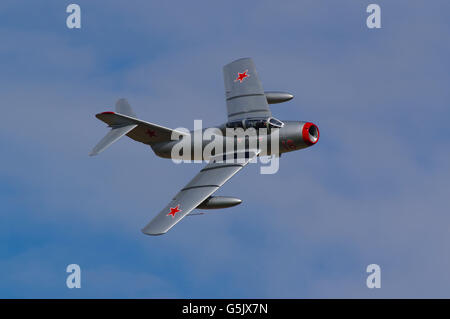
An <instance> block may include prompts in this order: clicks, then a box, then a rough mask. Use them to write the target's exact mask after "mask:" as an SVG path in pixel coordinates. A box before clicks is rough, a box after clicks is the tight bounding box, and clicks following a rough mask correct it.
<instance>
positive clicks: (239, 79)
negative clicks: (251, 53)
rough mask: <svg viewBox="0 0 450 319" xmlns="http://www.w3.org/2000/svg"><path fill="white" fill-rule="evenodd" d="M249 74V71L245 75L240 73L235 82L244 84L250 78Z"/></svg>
mask: <svg viewBox="0 0 450 319" xmlns="http://www.w3.org/2000/svg"><path fill="white" fill-rule="evenodd" d="M247 73H248V70H245V71H244V73H239V72H238V77H237V78H236V80H234V82H237V81H239V82H240V83H242V81H244V79H245V78H248V77H249V76H250V75H248V74H247Z"/></svg>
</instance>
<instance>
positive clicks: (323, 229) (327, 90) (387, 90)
mask: <svg viewBox="0 0 450 319" xmlns="http://www.w3.org/2000/svg"><path fill="white" fill-rule="evenodd" d="M371 2H375V3H378V4H379V5H380V6H381V9H382V29H380V30H369V29H368V28H367V27H366V25H365V20H366V17H367V13H366V12H365V11H366V7H367V5H368V4H369V3H371ZM69 3H70V2H67V3H66V2H64V1H33V2H29V1H22V0H19V1H17V0H15V1H12V0H4V1H2V2H1V4H0V39H1V41H0V96H1V108H2V119H3V121H2V125H1V126H0V149H1V150H2V152H1V154H2V160H1V161H2V165H1V166H0V201H1V203H2V206H1V207H2V208H1V210H0V211H1V214H0V216H1V223H0V297H3V298H14V297H23V298H36V297H41V298H52V297H62V298H78V297H85V298H96V297H100V298H105V297H113V298H131V297H138V298H163V297H169V298H173V297H174V298H223V297H246V298H252V297H263V298H282V297H285V298H315V297H323V298H330V297H335V298H356V297H361V298H381V297H385V298H392V297H447V298H448V297H450V288H449V287H450V275H449V272H448V269H450V253H449V250H448V243H449V242H450V232H449V231H448V230H449V225H450V217H449V209H448V207H449V204H450V201H449V197H448V194H449V193H450V182H449V179H450V164H449V163H450V161H449V160H448V159H449V156H450V151H449V150H450V147H449V146H450V143H449V137H450V129H449V125H448V118H449V115H450V110H449V97H450V90H449V88H448V87H449V83H450V81H449V80H450V78H449V77H450V76H449V74H448V70H449V69H450V63H449V60H448V57H449V53H450V44H449V41H448V38H449V32H450V24H449V23H448V12H450V4H449V3H448V1H444V0H442V1H440V0H434V1H427V2H425V1H406V0H404V1H402V0H398V1H350V0H341V1H332V0H327V1H325V0H324V1H320V2H318V1H312V0H311V1H277V2H275V1H247V2H245V3H243V2H242V1H227V2H223V3H219V2H214V3H213V2H211V1H193V2H192V1H191V2H185V1H179V2H175V1H166V2H164V4H162V3H161V4H159V3H158V2H151V1H134V2H124V1H108V4H107V5H106V4H101V3H100V2H92V1H76V3H77V4H79V5H80V6H81V9H82V28H81V30H69V29H67V27H66V25H65V20H66V17H67V14H66V13H65V8H66V6H67V5H68V4H69ZM247 56H251V57H253V59H254V61H255V63H256V66H257V68H258V73H259V75H260V78H261V80H262V82H263V85H264V87H265V89H266V90H285V91H288V92H291V93H293V94H295V96H296V97H295V99H294V100H292V101H291V102H288V103H286V104H279V105H275V106H273V108H272V112H273V114H274V115H275V116H276V117H278V118H280V119H284V120H307V121H312V122H314V123H316V124H317V125H318V126H319V128H320V132H321V139H320V141H319V143H318V144H317V145H315V146H314V147H312V148H309V149H307V150H304V151H301V152H295V153H291V154H285V155H284V156H283V157H282V159H281V163H280V171H279V172H278V173H277V174H275V175H260V174H259V169H258V167H257V166H256V165H249V166H248V167H247V169H246V170H243V171H241V172H240V173H239V174H238V175H236V176H235V177H234V178H233V179H232V180H231V181H230V182H229V183H228V184H226V185H225V186H224V187H223V189H221V190H220V191H219V193H220V194H222V195H229V196H236V197H239V198H242V199H243V201H244V202H243V204H241V205H239V206H237V207H235V208H231V209H229V210H223V211H220V212H218V213H217V214H211V215H208V216H201V217H192V218H186V219H185V220H183V221H182V222H181V223H180V224H178V225H177V226H176V227H175V228H174V229H172V230H171V232H170V233H168V234H167V235H165V236H159V237H148V236H145V235H143V234H142V233H141V232H140V229H141V228H142V227H143V226H144V225H145V224H146V223H147V222H148V221H149V220H150V219H151V218H152V217H153V216H154V215H155V214H157V213H158V212H159V211H160V209H161V208H162V207H164V206H165V205H166V204H167V202H168V201H169V199H170V198H171V197H172V196H173V195H174V194H175V193H176V192H177V191H178V190H179V189H180V188H181V187H182V186H183V185H185V184H186V183H187V182H188V181H189V180H190V179H191V178H192V176H194V175H195V174H196V173H197V171H198V170H199V169H200V168H201V167H202V165H200V164H191V165H188V164H186V165H175V164H173V163H172V162H171V161H170V160H164V159H161V158H158V157H156V156H155V155H154V154H153V153H152V152H151V150H150V149H149V148H148V147H146V146H145V145H142V144H139V143H136V142H134V141H132V140H130V139H125V138H124V139H122V140H120V141H119V142H117V143H116V145H114V146H113V147H111V148H110V149H108V150H107V151H105V152H104V153H102V154H101V155H100V156H98V157H95V158H91V157H88V153H89V151H90V150H91V148H92V147H93V146H94V145H95V143H96V142H97V141H98V140H99V139H100V138H101V137H102V136H103V135H104V134H105V133H106V127H105V125H104V124H103V123H101V122H99V121H98V120H97V119H96V118H95V117H94V114H95V113H98V112H100V111H105V110H110V109H112V107H113V105H114V103H115V101H116V100H117V99H118V98H121V97H126V98H127V99H128V100H129V101H130V103H131V105H132V106H133V108H134V110H135V112H136V113H137V114H138V116H139V117H140V118H142V119H144V120H147V121H150V122H154V123H159V124H162V125H165V126H169V127H188V128H192V127H193V121H194V119H203V121H204V124H205V125H211V126H213V125H217V124H220V123H223V122H224V121H225V119H226V108H225V101H224V91H223V79H222V66H223V65H225V64H226V63H228V62H230V61H232V60H234V59H236V58H240V57H247ZM71 263H77V264H79V265H80V267H81V270H82V288H81V289H72V290H70V289H68V288H67V287H66V285H65V281H66V276H67V274H66V272H65V269H66V266H67V265H68V264H71ZM372 263H376V264H379V265H380V266H381V271H382V288H381V289H376V290H370V289H368V288H367V287H366V285H365V282H366V276H367V274H366V273H365V269H366V267H367V265H369V264H372Z"/></svg>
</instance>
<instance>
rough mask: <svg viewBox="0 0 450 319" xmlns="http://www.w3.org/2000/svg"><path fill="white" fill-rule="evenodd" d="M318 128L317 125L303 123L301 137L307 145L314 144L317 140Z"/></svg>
mask: <svg viewBox="0 0 450 319" xmlns="http://www.w3.org/2000/svg"><path fill="white" fill-rule="evenodd" d="M319 135H320V134H319V128H318V127H317V125H315V124H313V123H310V122H307V123H305V124H303V128H302V137H303V140H304V141H305V143H306V144H307V145H314V144H316V143H317V142H318V141H319Z"/></svg>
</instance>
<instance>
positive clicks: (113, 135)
mask: <svg viewBox="0 0 450 319" xmlns="http://www.w3.org/2000/svg"><path fill="white" fill-rule="evenodd" d="M136 126H137V125H136V124H131V125H125V126H121V127H117V128H113V129H112V130H111V131H109V132H108V134H106V136H105V137H104V138H102V139H101V141H100V142H98V144H97V145H96V146H95V147H94V149H93V150H92V152H91V153H90V154H89V155H90V156H94V155H97V154H98V153H100V152H102V151H103V150H105V149H106V148H107V147H108V146H110V145H111V144H112V143H114V142H115V141H117V140H118V139H119V138H121V137H122V136H124V135H125V134H127V133H128V132H130V131H131V130H132V129H134V128H135V127H136Z"/></svg>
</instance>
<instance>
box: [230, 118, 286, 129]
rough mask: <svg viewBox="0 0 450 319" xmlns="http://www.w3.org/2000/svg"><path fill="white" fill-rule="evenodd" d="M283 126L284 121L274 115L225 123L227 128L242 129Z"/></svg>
mask: <svg viewBox="0 0 450 319" xmlns="http://www.w3.org/2000/svg"><path fill="white" fill-rule="evenodd" d="M283 126H284V123H283V122H281V121H280V120H278V119H276V118H274V117H269V118H248V119H244V120H239V121H233V122H228V123H227V124H226V127H227V128H243V129H244V130H245V129H248V128H254V129H260V128H266V129H271V128H281V127H283Z"/></svg>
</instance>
